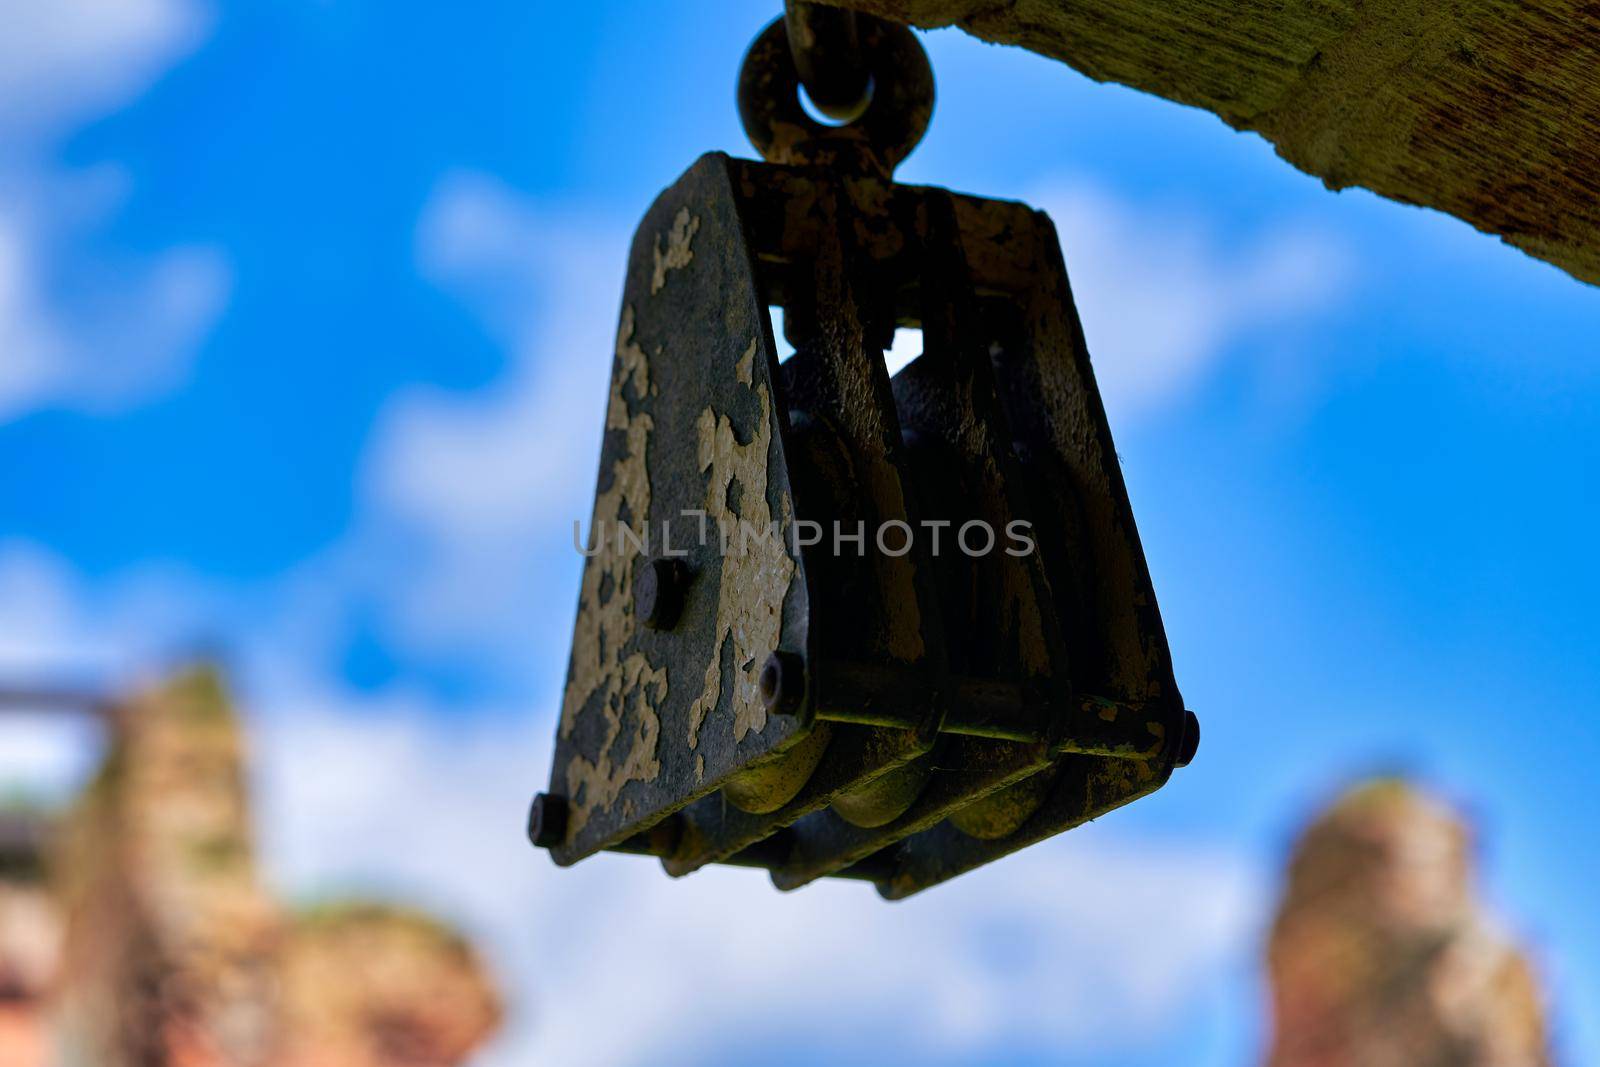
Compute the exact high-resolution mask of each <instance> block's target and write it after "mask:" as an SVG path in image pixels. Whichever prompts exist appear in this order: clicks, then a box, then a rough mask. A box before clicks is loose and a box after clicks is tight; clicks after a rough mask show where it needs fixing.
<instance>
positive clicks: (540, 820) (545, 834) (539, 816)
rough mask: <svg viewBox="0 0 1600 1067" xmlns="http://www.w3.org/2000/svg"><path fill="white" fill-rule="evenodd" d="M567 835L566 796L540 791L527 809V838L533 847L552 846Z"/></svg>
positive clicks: (559, 842)
mask: <svg viewBox="0 0 1600 1067" xmlns="http://www.w3.org/2000/svg"><path fill="white" fill-rule="evenodd" d="M566 836H567V798H566V797H558V796H552V795H551V794H549V793H540V794H539V795H538V796H536V797H534V798H533V806H532V807H531V808H529V809H528V840H529V841H532V842H533V844H534V847H535V848H554V847H555V846H557V845H559V844H561V842H562V841H563V840H564V839H565V838H566Z"/></svg>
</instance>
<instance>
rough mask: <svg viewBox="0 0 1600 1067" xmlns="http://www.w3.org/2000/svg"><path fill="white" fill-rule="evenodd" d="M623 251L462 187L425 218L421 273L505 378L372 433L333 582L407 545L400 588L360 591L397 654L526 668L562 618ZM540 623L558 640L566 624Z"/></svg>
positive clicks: (600, 228)
mask: <svg viewBox="0 0 1600 1067" xmlns="http://www.w3.org/2000/svg"><path fill="white" fill-rule="evenodd" d="M627 241H628V236H627V233H626V231H624V230H622V229H621V228H620V227H615V226H611V225H608V224H606V223H605V222H603V221H599V220H594V219H585V218H574V217H571V216H570V215H568V214H558V213H554V212H551V213H541V212H538V211H535V210H533V209H532V208H530V207H529V206H528V205H527V204H526V203H525V202H524V201H522V200H520V199H518V198H517V197H516V196H515V195H514V194H512V193H511V192H509V191H508V190H506V189H505V188H504V187H503V186H501V185H499V184H498V183H496V182H493V181H492V180H489V179H485V178H481V177H476V176H469V175H463V176H457V177H455V178H452V179H450V180H448V181H446V182H444V183H443V184H442V185H441V187H440V189H439V190H438V192H437V193H436V195H435V196H434V198H433V200H432V202H431V203H430V205H429V207H428V209H427V212H426V213H425V215H424V218H423V220H422V223H421V226H420V228H419V233H418V251H417V255H418V260H419V264H420V267H421V269H422V271H423V273H424V274H425V275H427V276H429V277H431V278H433V279H434V280H436V281H437V282H438V283H439V284H440V285H441V286H443V287H445V288H446V289H447V290H450V291H452V292H455V293H458V294H459V295H460V296H461V298H462V300H463V301H464V302H465V303H466V304H467V305H468V306H469V307H470V308H472V309H473V311H474V312H476V313H477V314H479V315H480V316H481V317H482V318H483V320H484V322H485V324H486V326H487V328H488V329H489V330H490V331H491V333H492V334H493V336H494V337H495V338H496V339H497V340H498V341H499V342H500V343H502V344H503V345H504V347H505V349H506V351H507V353H508V356H509V360H510V362H509V367H508V370H507V371H506V373H505V374H504V375H503V376H502V377H500V378H499V379H498V380H497V381H496V382H494V383H493V384H492V385H491V386H489V387H486V388H484V389H482V390H477V391H474V392H469V393H449V392H445V391H443V390H439V389H435V388H422V387H419V388H413V389H410V390H406V391H404V392H401V393H399V394H398V395H396V396H395V397H393V398H392V399H391V400H390V401H389V402H388V404H387V405H386V407H385V409H384V410H383V412H382V413H381V415H380V417H379V420H378V423H377V426H376V428H375V430H374V433H373V439H372V444H371V446H370V449H369V452H368V455H367V457H366V460H365V466H364V474H363V492H364V502H365V505H366V507H367V509H368V513H367V521H366V525H365V526H364V527H363V530H362V532H360V533H358V534H357V536H356V537H355V538H354V541H353V545H355V546H360V547H352V548H351V551H350V553H349V557H350V558H347V559H346V560H345V561H344V562H343V563H342V564H340V565H341V566H343V567H345V568H347V569H348V568H352V567H362V566H367V565H368V564H367V561H368V560H369V559H370V557H371V555H372V553H373V552H374V550H375V546H377V545H380V544H385V543H387V544H393V543H394V541H395V540H396V539H397V538H400V539H404V540H405V544H406V550H405V552H404V553H403V554H402V555H403V556H404V559H403V560H402V559H400V558H399V555H396V556H394V557H393V558H392V562H395V563H396V564H397V565H399V566H403V567H404V569H405V575H406V580H405V581H404V582H395V581H392V580H388V579H385V578H382V577H379V576H378V575H376V574H373V575H372V576H371V577H372V578H373V579H376V585H377V586H378V587H380V589H381V593H382V596H383V597H384V599H385V602H386V605H387V607H388V609H389V616H390V618H389V621H390V622H391V623H392V624H393V625H394V627H395V628H396V632H395V636H397V637H398V638H399V639H400V640H401V642H402V643H403V644H404V645H405V646H406V647H407V648H410V649H418V648H424V647H426V648H428V649H432V650H437V649H439V648H443V647H450V648H455V649H458V650H459V649H467V648H471V649H475V650H477V651H478V652H481V653H485V654H489V655H494V654H496V652H497V650H498V651H499V652H502V653H503V654H504V656H503V658H507V659H513V658H519V659H525V658H526V656H527V652H526V650H527V649H528V648H529V647H530V646H532V645H533V644H534V643H535V642H534V641H533V635H532V634H530V632H529V628H530V626H532V625H535V624H536V623H537V622H538V620H540V619H548V618H550V617H551V616H552V613H551V612H550V611H549V608H550V605H551V604H552V603H557V604H559V603H566V604H576V595H577V594H576V576H577V573H578V568H577V559H578V557H577V555H576V554H575V553H574V552H573V551H572V549H571V547H570V541H571V536H572V535H571V524H572V521H573V520H574V519H581V520H582V521H584V522H585V523H586V522H587V521H588V517H589V506H590V498H591V495H592V493H593V490H594V480H595V471H596V469H597V467H598V463H599V453H600V437H601V423H602V420H603V417H604V412H605V393H606V383H607V381H608V380H609V377H610V372H611V353H612V349H613V347H614V341H615V336H616V319H617V307H618V302H619V298H620V293H621V276H622V268H623V264H624V262H625V259H626V255H627ZM379 551H381V550H379ZM554 614H558V615H560V616H562V618H561V622H560V626H559V627H557V628H558V629H563V630H564V629H565V627H566V626H567V625H569V624H570V621H571V620H570V617H569V616H568V615H567V612H565V611H561V612H556V613H554Z"/></svg>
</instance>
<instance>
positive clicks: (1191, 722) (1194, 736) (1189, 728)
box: [1172, 711, 1200, 767]
mask: <svg viewBox="0 0 1600 1067" xmlns="http://www.w3.org/2000/svg"><path fill="white" fill-rule="evenodd" d="M1199 749H1200V718H1199V716H1197V715H1195V713H1194V712H1192V711H1185V712H1184V713H1183V736H1182V737H1181V738H1179V739H1178V758H1177V759H1175V760H1173V761H1172V765H1173V766H1174V767H1187V766H1189V764H1190V762H1191V761H1193V760H1194V755H1195V753H1196V752H1197V751H1199Z"/></svg>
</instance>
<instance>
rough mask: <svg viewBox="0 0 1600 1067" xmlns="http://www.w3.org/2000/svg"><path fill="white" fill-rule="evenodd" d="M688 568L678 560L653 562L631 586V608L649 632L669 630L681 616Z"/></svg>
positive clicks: (655, 560) (687, 583) (654, 560)
mask: <svg viewBox="0 0 1600 1067" xmlns="http://www.w3.org/2000/svg"><path fill="white" fill-rule="evenodd" d="M688 585H689V568H688V566H687V565H686V564H685V563H684V562H683V560H681V559H653V560H651V561H650V562H649V563H647V564H645V566H644V569H643V570H641V571H640V572H639V576H638V577H637V578H635V579H634V583H633V606H634V610H635V611H637V612H638V613H639V619H640V620H641V621H642V622H643V623H644V624H645V625H646V626H648V627H650V629H652V630H670V629H672V628H673V627H674V626H676V625H677V624H678V616H679V615H680V614H682V612H683V594H684V590H685V589H687V588H688Z"/></svg>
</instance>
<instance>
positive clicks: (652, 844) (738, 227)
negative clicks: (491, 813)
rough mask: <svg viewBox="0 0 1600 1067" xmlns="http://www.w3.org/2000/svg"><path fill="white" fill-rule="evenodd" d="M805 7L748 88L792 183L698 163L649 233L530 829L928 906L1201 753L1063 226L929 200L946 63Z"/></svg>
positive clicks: (902, 40)
mask: <svg viewBox="0 0 1600 1067" xmlns="http://www.w3.org/2000/svg"><path fill="white" fill-rule="evenodd" d="M798 14H799V15H801V16H803V17H797V11H796V10H791V11H790V14H789V18H788V20H787V21H785V20H783V19H780V20H778V21H776V22H774V23H773V24H772V25H771V26H769V27H767V29H766V30H765V31H764V32H763V33H762V34H761V36H760V37H759V38H758V39H757V40H756V42H755V44H754V45H753V46H752V47H751V49H750V52H749V54H748V56H747V57H746V60H745V65H744V69H743V72H742V76H741V79H740V88H739V102H740V111H741V115H742V118H743V120H744V124H745V128H746V130H747V131H748V133H749V135H750V137H751V140H752V141H753V142H754V143H755V145H756V147H757V148H758V149H759V150H760V152H761V155H762V156H763V157H764V159H765V162H751V161H747V160H741V159H733V158H730V157H728V156H726V155H723V154H721V153H711V154H709V155H706V156H704V157H702V158H701V159H700V160H699V161H698V162H697V163H695V165H694V166H693V167H691V168H690V169H689V171H688V172H687V173H686V174H685V175H684V176H683V177H682V178H680V179H679V180H678V182H677V183H676V184H675V185H673V186H672V187H671V188H669V189H668V190H666V191H665V192H664V193H662V194H661V196H660V197H659V198H658V199H657V200H656V202H655V204H654V205H653V206H652V207H651V209H650V212H649V214H647V215H646V216H645V219H644V221H643V223H642V224H641V225H640V227H639V230H638V233H637V235H636V236H635V238H634V242H633V249H632V253H631V255H630V258H629V262H628V274H627V283H626V289H625V292H624V295H623V303H622V314H621V324H620V327H619V329H618V332H617V342H616V353H615V360H614V362H613V365H612V376H611V391H610V396H609V398H608V400H607V407H606V422H605V439H604V444H603V447H602V451H601V457H600V471H599V480H598V484H597V486H596V492H595V504H594V512H593V516H592V518H591V521H590V526H589V530H588V532H587V537H586V539H585V540H584V541H582V542H581V545H582V548H583V551H584V552H585V554H586V556H587V558H586V559H585V562H584V571H583V583H582V591H581V594H580V599H579V605H578V618H577V625H576V628H575V631H574V635H573V644H572V657H571V663H570V667H569V673H568V676H567V684H566V692H565V697H564V701H563V705H562V709H561V723H560V727H559V733H558V736H557V739H556V747H555V765H554V769H553V771H552V773H551V778H550V787H549V790H548V792H546V793H541V794H540V795H539V796H538V797H537V798H536V799H535V801H534V804H533V810H532V813H531V816H530V820H529V833H530V836H531V837H532V839H533V841H534V843H535V844H537V845H539V846H541V847H544V848H548V849H549V850H550V853H551V855H552V856H553V857H554V858H555V860H556V862H557V863H559V864H562V865H566V864H571V863H575V862H577V861H578V860H581V859H583V858H585V857H586V856H589V855H592V854H593V853H596V852H599V851H605V850H609V851H614V852H632V853H643V854H648V855H653V856H657V857H660V859H661V861H662V863H663V865H664V866H665V867H666V869H667V871H668V872H670V873H671V874H674V875H682V874H687V873H689V872H691V871H694V870H696V869H698V868H700V867H702V866H704V865H706V864H710V863H730V864H739V865H744V866H755V867H762V868H765V869H767V870H768V871H770V872H771V877H772V880H773V882H774V883H776V884H777V885H778V886H779V887H780V888H783V889H791V888H795V887H798V886H802V885H805V884H806V883H807V882H810V881H812V880H813V879H816V878H823V877H842V878H856V879H864V880H867V881H871V882H874V883H876V885H877V887H878V890H879V892H881V893H882V894H883V895H884V896H886V897H890V898H899V897H905V896H908V895H910V894H912V893H915V892H917V891H918V890H921V889H924V888H926V887H928V886H930V885H933V884H935V883H937V882H941V881H943V880H945V879H947V878H950V877H952V876H954V875H957V874H960V873H962V872H963V871H967V870H971V869H972V868H974V867H977V866H979V865H981V864H984V863H987V862H989V861H990V860H993V859H996V858H998V857H1000V856H1003V855H1005V854H1006V853H1008V852H1012V851H1014V850H1016V849H1019V848H1022V847H1023V846H1025V845H1028V844H1031V843H1033V842H1036V841H1039V840H1042V839H1043V838H1046V837H1049V836H1051V835H1052V834H1056V833H1060V832H1061V831H1063V830H1067V829H1070V828H1072V827H1074V826H1077V825H1079V824H1080V823H1083V822H1084V821H1086V820H1088V819H1092V818H1095V817H1097V816H1100V815H1103V814H1105V813H1106V812H1108V811H1110V810H1112V809H1113V808H1116V807H1118V806H1120V805H1122V804H1126V803H1127V802H1129V801H1131V800H1134V799H1136V798H1138V797H1140V796H1143V795H1145V794H1147V793H1150V792H1151V791H1153V790H1155V789H1156V788H1158V787H1159V786H1161V785H1162V784H1163V783H1164V782H1165V781H1166V780H1167V778H1168V776H1169V775H1170V774H1171V773H1172V770H1173V768H1174V767H1180V766H1183V765H1184V764H1186V763H1187V762H1188V761H1189V759H1190V758H1191V757H1192V756H1193V754H1194V751H1195V747H1196V745H1197V743H1198V740H1199V727H1198V724H1197V722H1196V720H1195V718H1194V716H1193V715H1192V714H1190V713H1188V712H1186V711H1185V710H1184V705H1183V701H1182V698H1181V697H1180V696H1179V693H1178V688H1177V685H1176V683H1175V681H1174V679H1173V672H1172V663H1171V658H1170V654H1169V652H1168V648H1167V641H1166V636H1165V634H1164V633H1163V630H1162V625H1161V616H1160V613H1159V612H1158V610H1157V607H1156V599H1155V594H1154V591H1153V590H1152V588H1151V583H1150V574H1149V570H1148V569H1147V567H1146V565H1145V559H1144V554H1143V551H1142V549H1141V548H1140V545H1139V538H1138V534H1137V532H1136V530H1135V528H1134V522H1133V513H1132V511H1131V509H1130V507H1129V503H1128V495H1127V490H1126V488H1125V486H1124V485H1123V480H1122V475H1121V472H1120V470H1119V469H1118V464H1117V459H1116V451H1115V448H1114V447H1113V445H1112V440H1111V431H1110V429H1109V427H1108V426H1107V424H1106V416H1105V411H1104V409H1103V407H1102V405H1101V402H1100V395H1099V392H1098V391H1097V389H1096V387H1095V382H1094V375H1093V373H1092V371H1091V370H1090V366H1089V356H1088V353H1087V351H1086V350H1085V347H1084V340H1083V332H1082V330H1081V328H1080V326H1079V323H1078V316H1077V313H1076V310H1075V309H1074V307H1073V303H1072V295H1071V292H1070V290H1069V288H1068V285H1067V276H1066V271H1065V268H1064V266H1063V264H1062V260H1061V253H1060V249H1059V245H1058V244H1057V240H1056V235H1055V231H1054V229H1053V227H1052V226H1051V224H1050V221H1049V219H1047V218H1046V217H1045V216H1044V215H1042V214H1040V213H1038V212H1036V211H1033V210H1031V209H1029V208H1027V207H1026V206H1024V205H1022V204H1018V203H1013V202H1007V201H999V200H983V199H978V198H976V197H971V196H964V195H960V194H956V193H951V192H948V191H946V190H943V189H937V188H926V187H916V186H907V185H897V184H895V183H894V181H893V180H892V178H891V174H892V171H893V168H894V167H895V166H896V164H898V163H899V162H900V161H901V160H902V159H903V158H904V157H905V156H906V155H907V154H908V153H909V152H910V151H911V149H912V148H913V147H914V146H915V144H916V142H917V141H918V140H919V139H920V137H921V136H922V133H923V131H924V130H925V128H926V127H927V124H928V120H929V117H930V115H931V112H932V106H933V79H932V74H931V72H930V71H929V68H928V63H927V59H926V56H925V55H924V54H923V51H922V49H921V46H920V45H919V44H918V42H917V40H916V38H915V36H914V35H913V34H912V33H911V32H910V31H909V30H907V29H906V28H904V27H902V26H898V25H895V24H891V23H886V22H880V21H877V20H870V19H867V18H866V17H864V16H863V17H860V18H859V20H858V21H854V22H851V21H848V20H850V19H851V18H852V17H851V16H846V15H844V14H842V13H839V12H829V13H827V14H826V15H822V14H819V13H816V12H809V11H806V10H805V9H800V11H799V12H798ZM808 20H809V21H808ZM796 27H798V28H796ZM791 30H793V33H791ZM844 31H848V32H844ZM802 37H803V41H801V40H800V39H801V38H802ZM830 42H833V43H830ZM840 42H842V43H840ZM826 48H836V49H837V50H838V51H839V52H840V53H841V54H842V56H843V58H839V59H834V60H831V61H829V62H819V61H818V59H819V57H818V56H817V55H815V54H813V53H814V51H815V50H816V49H826ZM797 52H798V53H799V55H798V56H797ZM822 58H823V59H827V58H828V57H827V56H826V55H824V56H823V57H822ZM797 60H798V61H797ZM841 68H843V69H841ZM801 70H807V71H809V72H811V74H810V78H809V79H808V84H809V80H810V79H815V80H818V81H819V82H820V81H822V80H826V81H827V86H826V88H827V92H828V95H829V96H830V98H831V104H830V112H831V113H838V114H843V113H850V114H853V115H854V117H853V118H852V119H850V121H847V122H845V123H844V124H842V125H828V124H827V123H825V122H822V121H819V120H817V119H814V118H812V117H811V115H809V114H808V113H807V111H806V110H805V109H804V108H803V107H802V105H801V102H800V92H801V80H802V76H801V73H800V71H801ZM852 86H854V88H851V87H852ZM852 95H859V96H860V97H861V99H860V100H859V101H856V102H854V103H853V102H852V100H851V99H850V98H851V97H852ZM772 308H781V309H782V316H781V319H782V324H783V333H784V335H785V336H786V337H787V340H788V342H789V344H790V345H792V348H793V352H792V354H787V355H786V356H785V355H780V349H779V346H778V344H777V338H776V337H775V336H774V332H773V326H772V322H773V319H774V316H773V315H772V314H771V312H770V310H769V309H772ZM902 328H916V329H920V331H921V334H922V345H923V350H922V353H921V355H920V356H918V357H917V358H915V359H914V360H912V361H911V362H910V363H909V364H907V365H906V366H905V367H904V368H903V369H901V370H899V371H898V373H896V374H894V375H893V376H892V377H891V376H890V374H889V371H888V368H887V366H886V364H885V360H884V351H885V349H886V348H888V347H889V346H890V344H891V342H892V340H893V338H894V335H895V331H896V330H897V329H902Z"/></svg>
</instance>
